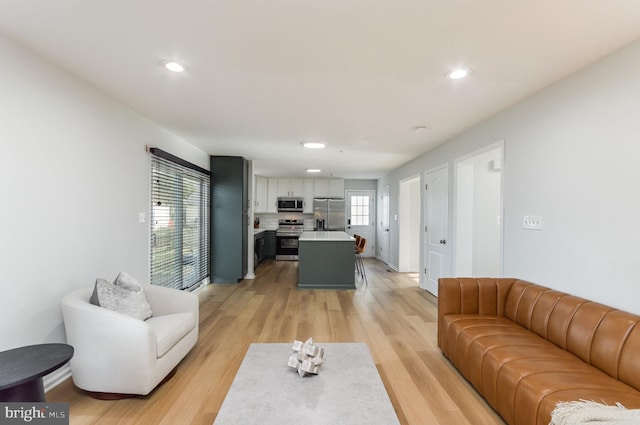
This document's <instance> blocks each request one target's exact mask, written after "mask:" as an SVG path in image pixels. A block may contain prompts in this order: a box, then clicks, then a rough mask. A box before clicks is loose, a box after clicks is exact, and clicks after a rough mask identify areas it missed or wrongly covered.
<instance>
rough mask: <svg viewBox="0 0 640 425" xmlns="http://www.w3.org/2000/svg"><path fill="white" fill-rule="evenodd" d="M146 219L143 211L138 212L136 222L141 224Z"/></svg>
mask: <svg viewBox="0 0 640 425" xmlns="http://www.w3.org/2000/svg"><path fill="white" fill-rule="evenodd" d="M145 221H147V218H146V214H145V213H143V212H140V213H138V223H140V224H142V223H144V222H145Z"/></svg>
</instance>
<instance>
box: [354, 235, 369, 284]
mask: <svg viewBox="0 0 640 425" xmlns="http://www.w3.org/2000/svg"><path fill="white" fill-rule="evenodd" d="M366 249H367V238H365V237H362V236H359V237H358V238H356V271H357V272H358V274H359V275H360V276H362V277H363V278H364V283H365V285H367V284H368V282H367V272H366V271H365V269H364V262H363V261H362V253H364V251H365V250H366Z"/></svg>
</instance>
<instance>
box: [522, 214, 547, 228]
mask: <svg viewBox="0 0 640 425" xmlns="http://www.w3.org/2000/svg"><path fill="white" fill-rule="evenodd" d="M522 227H523V228H524V229H526V230H542V217H540V216H539V215H525V216H524V219H523V221H522Z"/></svg>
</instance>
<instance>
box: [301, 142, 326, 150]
mask: <svg viewBox="0 0 640 425" xmlns="http://www.w3.org/2000/svg"><path fill="white" fill-rule="evenodd" d="M302 146H304V147H305V148H307V149H324V148H325V147H326V145H325V144H324V143H319V142H305V143H303V144H302Z"/></svg>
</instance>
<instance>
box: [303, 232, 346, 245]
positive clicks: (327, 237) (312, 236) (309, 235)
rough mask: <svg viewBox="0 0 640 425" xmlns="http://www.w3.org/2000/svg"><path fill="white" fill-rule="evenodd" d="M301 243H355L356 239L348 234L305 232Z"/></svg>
mask: <svg viewBox="0 0 640 425" xmlns="http://www.w3.org/2000/svg"><path fill="white" fill-rule="evenodd" d="M300 241H301V242H304V241H332V242H336V241H355V238H354V237H353V236H351V235H349V234H347V233H346V232H334V231H328V232H303V233H302V235H300Z"/></svg>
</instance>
